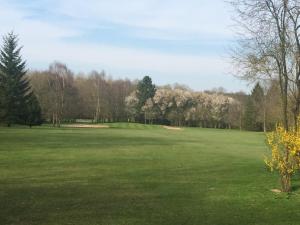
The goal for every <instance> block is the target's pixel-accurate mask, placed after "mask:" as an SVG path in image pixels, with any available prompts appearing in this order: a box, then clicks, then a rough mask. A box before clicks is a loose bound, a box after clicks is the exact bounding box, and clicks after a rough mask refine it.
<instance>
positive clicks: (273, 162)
mask: <svg viewBox="0 0 300 225" xmlns="http://www.w3.org/2000/svg"><path fill="white" fill-rule="evenodd" d="M267 143H268V145H269V147H270V150H271V151H272V156H271V158H267V157H266V158H265V163H266V165H267V166H268V167H269V168H270V169H271V171H274V170H275V171H278V173H279V175H280V181H281V190H282V191H283V192H290V191H291V177H292V175H293V174H294V173H295V172H296V171H297V170H299V168H300V130H299V129H291V130H290V131H286V130H285V129H284V127H283V126H282V125H280V124H279V125H277V126H276V129H275V131H274V132H271V133H269V134H267Z"/></svg>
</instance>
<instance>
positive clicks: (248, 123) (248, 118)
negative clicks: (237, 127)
mask: <svg viewBox="0 0 300 225" xmlns="http://www.w3.org/2000/svg"><path fill="white" fill-rule="evenodd" d="M255 119H256V113H255V106H254V102H253V99H252V98H251V96H249V97H248V99H247V102H246V106H245V112H244V115H243V127H244V129H246V130H250V131H255V130H256V120H255Z"/></svg>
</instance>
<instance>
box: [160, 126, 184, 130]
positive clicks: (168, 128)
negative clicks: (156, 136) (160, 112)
mask: <svg viewBox="0 0 300 225" xmlns="http://www.w3.org/2000/svg"><path fill="white" fill-rule="evenodd" d="M163 128H165V129H167V130H182V128H180V127H170V126H163Z"/></svg>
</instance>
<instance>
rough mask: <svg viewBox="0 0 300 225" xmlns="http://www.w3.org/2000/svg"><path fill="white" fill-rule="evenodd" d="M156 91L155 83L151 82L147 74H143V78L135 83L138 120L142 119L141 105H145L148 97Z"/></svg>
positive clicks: (152, 95) (151, 96)
mask: <svg viewBox="0 0 300 225" xmlns="http://www.w3.org/2000/svg"><path fill="white" fill-rule="evenodd" d="M155 92H156V88H155V85H154V84H152V80H151V78H150V77H149V76H145V77H144V78H143V80H141V81H140V82H139V83H138V85H137V98H138V101H139V103H138V105H137V107H138V108H137V112H138V114H140V118H139V120H140V121H142V120H144V119H145V118H144V115H142V107H143V106H144V105H145V103H146V101H147V100H148V99H149V98H153V97H154V95H155Z"/></svg>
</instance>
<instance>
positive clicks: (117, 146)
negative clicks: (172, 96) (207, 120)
mask: <svg viewBox="0 0 300 225" xmlns="http://www.w3.org/2000/svg"><path fill="white" fill-rule="evenodd" d="M264 141H265V140H264V135H263V134H262V133H251V132H239V131H229V130H214V129H199V128H187V129H184V130H182V131H174V130H166V129H164V128H162V127H160V126H143V125H135V124H130V125H128V124H113V128H109V129H92V128H61V129H58V128H51V127H40V128H32V129H29V128H0V224H1V225H8V224H10V225H13V224H14V225H19V224H20V225H68V224H72V225H77V224H78V225H98V224H99V225H148V224H149V225H150V224H151V225H202V224H207V225H230V224H237V225H245V224H251V225H277V224H278V225H279V224H281V225H297V224H300V190H298V189H299V184H300V182H297V181H296V182H294V183H293V184H294V185H293V187H294V189H295V191H294V193H293V194H291V195H289V196H288V195H285V194H275V193H272V192H271V191H270V189H272V188H278V187H279V183H278V178H277V176H276V175H275V174H271V173H269V172H268V171H267V170H266V168H265V166H264V162H263V157H264V154H266V153H267V150H266V147H265V144H264ZM296 178H297V179H298V180H300V178H299V177H296ZM297 179H296V180H297Z"/></svg>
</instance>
